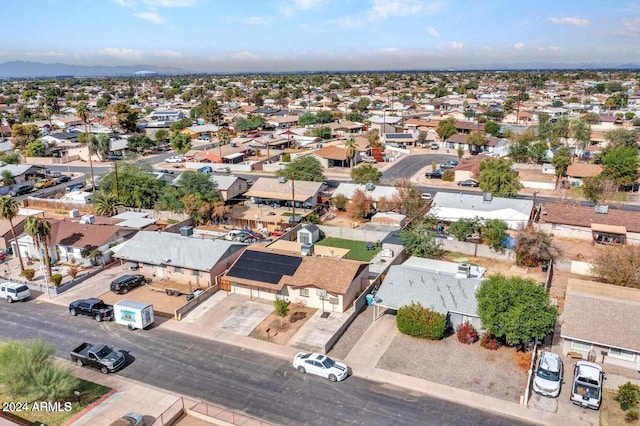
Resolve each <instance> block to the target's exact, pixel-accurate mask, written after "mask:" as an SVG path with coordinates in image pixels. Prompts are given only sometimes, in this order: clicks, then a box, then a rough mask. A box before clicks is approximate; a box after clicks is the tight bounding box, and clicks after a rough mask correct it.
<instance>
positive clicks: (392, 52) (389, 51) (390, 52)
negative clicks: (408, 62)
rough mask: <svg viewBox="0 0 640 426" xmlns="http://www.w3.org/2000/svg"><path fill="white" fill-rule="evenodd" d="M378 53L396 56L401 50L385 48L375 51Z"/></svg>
mask: <svg viewBox="0 0 640 426" xmlns="http://www.w3.org/2000/svg"><path fill="white" fill-rule="evenodd" d="M375 52H376V53H380V54H382V55H395V54H397V53H400V49H398V48H397V47H383V48H380V49H376V50H375Z"/></svg>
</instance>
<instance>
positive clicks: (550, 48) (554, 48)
mask: <svg viewBox="0 0 640 426" xmlns="http://www.w3.org/2000/svg"><path fill="white" fill-rule="evenodd" d="M536 50H537V51H539V52H556V51H558V50H560V46H547V47H543V46H540V47H536Z"/></svg>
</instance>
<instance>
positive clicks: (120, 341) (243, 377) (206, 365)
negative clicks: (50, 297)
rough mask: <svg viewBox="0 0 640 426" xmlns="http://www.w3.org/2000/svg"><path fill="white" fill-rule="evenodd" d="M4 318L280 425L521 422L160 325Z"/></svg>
mask: <svg viewBox="0 0 640 426" xmlns="http://www.w3.org/2000/svg"><path fill="white" fill-rule="evenodd" d="M0 316H2V318H3V324H4V325H5V326H4V327H3V328H2V331H0V335H1V336H2V338H13V339H20V340H23V339H29V338H35V337H42V338H43V339H45V340H46V341H47V342H49V343H52V344H54V345H55V347H56V349H57V354H58V356H60V357H62V358H68V352H69V350H70V349H71V348H73V347H75V346H76V345H78V344H79V343H80V342H82V341H90V342H92V343H107V344H109V345H113V346H114V347H115V348H116V349H121V350H124V351H126V352H127V354H128V359H129V363H128V365H127V366H126V367H125V368H124V369H123V370H121V371H120V372H118V373H116V374H118V375H121V376H123V377H127V378H131V379H134V380H137V381H140V382H144V383H147V384H149V385H152V386H155V387H158V388H163V389H167V390H169V391H172V392H176V393H180V394H184V395H187V396H191V397H194V398H197V399H201V400H205V401H208V402H211V403H214V404H218V405H223V406H226V407H228V408H231V409H234V410H240V411H243V412H245V413H246V414H248V415H251V416H253V417H257V418H261V419H264V420H266V421H269V422H272V423H276V424H309V425H315V424H323V425H326V424H347V423H349V424H367V425H378V424H379V425H388V424H391V423H395V424H412V425H415V424H434V425H435V424H438V425H466V424H468V425H472V424H473V425H483V424H486V425H489V424H491V425H500V424H503V425H507V424H508V425H514V424H522V423H518V422H516V421H514V420H513V419H509V418H502V417H498V416H495V415H491V414H488V413H485V412H483V411H478V410H474V409H471V408H469V407H466V406H463V405H457V404H451V403H450V402H446V401H442V400H438V399H435V398H430V397H427V396H424V395H420V394H416V393H415V392H410V391H407V390H405V389H400V388H396V387H392V386H388V385H383V384H379V383H375V382H372V381H368V380H363V379H360V378H357V377H350V378H348V379H347V380H346V381H344V382H340V383H330V382H328V381H325V380H322V379H320V378H317V377H313V376H307V375H305V376H301V375H299V374H298V373H297V372H296V371H295V370H294V369H293V368H292V367H291V366H290V364H289V363H288V362H286V361H283V360H281V359H278V358H275V357H269V356H265V355H264V354H260V353H257V352H252V351H249V350H243V349H241V348H238V347H235V346H230V345H226V344H223V343H219V342H215V341H211V340H207V339H204V338H199V337H195V336H189V335H185V334H182V333H175V332H171V331H167V330H162V329H159V328H154V329H151V330H146V331H135V332H129V331H127V330H125V329H123V328H122V327H120V326H118V325H116V324H115V323H97V322H95V321H91V320H89V319H86V318H77V317H76V318H74V317H71V316H70V315H69V314H68V312H67V310H66V309H65V308H64V307H60V306H56V305H52V304H48V303H40V304H37V303H36V302H35V301H33V300H31V301H28V302H26V303H20V304H12V305H6V304H2V305H0ZM73 368H78V367H75V366H74V367H73Z"/></svg>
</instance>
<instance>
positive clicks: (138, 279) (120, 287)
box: [110, 274, 147, 294]
mask: <svg viewBox="0 0 640 426" xmlns="http://www.w3.org/2000/svg"><path fill="white" fill-rule="evenodd" d="M146 282H147V280H146V279H145V277H144V275H141V274H131V275H123V276H121V277H118V278H116V279H115V280H113V281H111V286H110V288H111V291H113V292H114V293H118V294H126V293H128V292H129V290H131V289H133V288H135V287H138V286H141V285H144V284H146Z"/></svg>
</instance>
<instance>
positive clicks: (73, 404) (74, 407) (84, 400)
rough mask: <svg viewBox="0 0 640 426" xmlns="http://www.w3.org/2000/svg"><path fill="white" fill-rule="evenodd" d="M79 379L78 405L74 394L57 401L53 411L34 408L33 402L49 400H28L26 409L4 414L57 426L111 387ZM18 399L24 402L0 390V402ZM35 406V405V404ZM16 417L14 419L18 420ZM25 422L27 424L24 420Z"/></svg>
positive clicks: (19, 399)
mask: <svg viewBox="0 0 640 426" xmlns="http://www.w3.org/2000/svg"><path fill="white" fill-rule="evenodd" d="M78 380H79V381H80V385H79V386H78V391H80V405H78V400H77V398H76V396H75V395H71V396H70V397H68V398H66V399H64V400H62V401H59V402H60V405H59V408H60V409H59V410H58V409H55V410H53V411H48V410H47V409H46V408H44V407H43V410H42V411H37V410H34V409H33V408H34V403H36V402H49V401H44V400H43V401H28V405H27V411H20V412H4V414H5V415H9V416H16V417H17V418H18V419H23V420H27V421H28V422H31V424H33V425H41V424H44V425H46V426H59V425H62V424H63V423H64V422H66V421H67V420H69V419H70V418H71V417H73V416H74V415H76V414H77V413H79V412H80V411H82V410H84V409H85V408H86V407H87V406H88V405H89V404H91V403H92V402H94V401H95V400H97V399H98V398H100V397H101V396H103V395H104V394H106V393H107V392H109V391H110V390H111V389H110V388H108V387H105V386H102V385H99V384H97V383H93V382H87V381H85V380H81V379H78ZM17 401H20V402H21V403H24V398H15V397H13V398H12V397H10V396H7V395H5V394H3V393H2V392H0V402H17ZM65 403H70V407H69V404H67V407H69V408H70V410H69V411H66V409H65ZM36 408H37V406H36ZM18 419H16V420H18ZM25 424H28V423H26V422H25Z"/></svg>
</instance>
